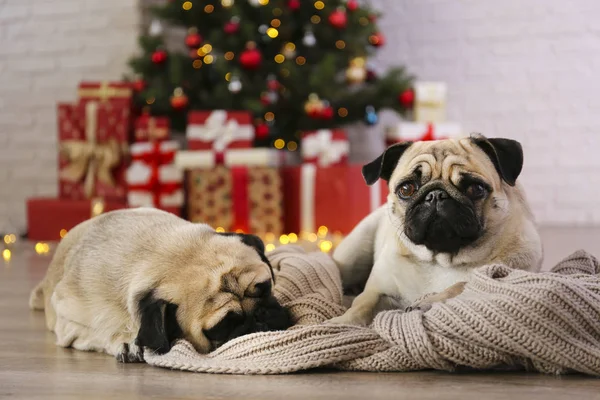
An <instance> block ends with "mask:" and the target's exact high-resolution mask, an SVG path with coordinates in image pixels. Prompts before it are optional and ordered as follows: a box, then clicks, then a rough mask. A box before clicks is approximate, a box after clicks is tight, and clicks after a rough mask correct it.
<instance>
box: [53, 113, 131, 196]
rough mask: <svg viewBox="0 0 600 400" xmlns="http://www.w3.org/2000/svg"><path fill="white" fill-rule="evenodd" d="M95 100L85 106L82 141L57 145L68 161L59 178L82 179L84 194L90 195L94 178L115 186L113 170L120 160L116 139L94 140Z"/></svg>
mask: <svg viewBox="0 0 600 400" xmlns="http://www.w3.org/2000/svg"><path fill="white" fill-rule="evenodd" d="M97 132H98V103H97V102H95V101H90V102H88V103H86V105H85V141H81V140H66V141H64V142H62V143H61V144H60V152H61V154H63V155H64V156H65V157H66V158H67V160H68V161H69V164H68V165H67V166H65V167H64V168H62V170H61V171H60V174H59V176H60V178H61V179H62V180H65V181H68V182H79V181H80V180H81V179H82V178H83V179H84V185H83V188H84V194H85V196H86V197H87V198H90V197H92V195H93V194H94V190H95V185H96V180H98V181H99V182H101V183H103V184H105V185H108V186H110V187H114V186H115V182H114V179H113V176H112V169H113V168H115V167H116V166H118V165H119V164H120V163H121V148H120V146H119V144H118V142H117V141H116V140H115V139H112V138H111V139H109V140H108V141H107V142H106V143H102V144H99V143H97Z"/></svg>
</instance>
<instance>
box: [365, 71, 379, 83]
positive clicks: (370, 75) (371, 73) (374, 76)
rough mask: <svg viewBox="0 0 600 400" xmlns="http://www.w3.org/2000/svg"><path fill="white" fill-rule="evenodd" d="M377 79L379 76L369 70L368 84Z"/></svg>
mask: <svg viewBox="0 0 600 400" xmlns="http://www.w3.org/2000/svg"><path fill="white" fill-rule="evenodd" d="M375 79H377V74H376V73H375V71H373V70H372V69H368V70H367V82H373V81H374V80H375Z"/></svg>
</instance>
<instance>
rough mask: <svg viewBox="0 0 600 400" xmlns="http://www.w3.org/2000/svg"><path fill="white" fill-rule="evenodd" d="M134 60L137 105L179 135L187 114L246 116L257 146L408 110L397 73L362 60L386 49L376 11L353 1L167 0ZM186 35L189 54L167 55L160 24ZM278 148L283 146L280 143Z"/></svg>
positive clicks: (406, 81) (406, 89)
mask: <svg viewBox="0 0 600 400" xmlns="http://www.w3.org/2000/svg"><path fill="white" fill-rule="evenodd" d="M152 12H153V13H154V15H155V17H156V20H154V21H153V22H152V24H151V26H150V29H149V32H148V34H146V35H143V36H142V37H140V44H141V47H142V49H143V54H142V55H141V56H139V57H136V58H134V59H132V60H131V67H132V69H133V71H134V74H135V76H134V77H131V79H132V80H133V84H134V88H135V89H136V101H137V103H138V105H139V106H140V107H143V108H146V109H148V110H149V111H150V113H151V114H154V115H168V116H170V117H171V122H172V126H173V127H174V128H175V129H177V130H183V129H184V128H185V124H186V112H187V110H190V109H194V110H213V109H227V110H249V111H251V112H252V113H253V115H254V116H255V125H256V134H257V138H258V139H257V145H272V144H273V143H275V140H276V139H278V138H280V139H283V140H284V142H282V141H278V143H280V144H281V143H288V144H290V142H293V143H294V144H293V146H288V148H290V147H295V146H296V144H295V143H296V142H297V141H298V138H299V137H300V134H301V132H303V131H309V130H314V129H325V128H335V127H339V126H343V125H347V124H349V123H352V122H356V121H364V122H366V123H367V124H374V123H376V122H377V112H378V111H379V110H380V109H382V108H389V109H395V110H397V111H398V112H401V113H402V112H404V111H405V110H406V108H407V107H409V106H410V103H411V98H412V95H411V94H412V92H411V91H410V86H411V79H412V78H411V77H410V76H408V75H407V74H406V73H405V71H404V69H403V68H401V67H400V68H395V69H391V70H390V71H388V72H387V73H385V74H383V73H382V74H379V73H378V71H377V70H376V66H374V65H372V64H371V63H370V62H368V61H367V59H368V58H369V57H370V56H372V55H373V53H374V52H375V51H377V49H378V48H379V47H380V46H382V45H383V44H384V42H385V38H384V36H383V35H382V34H381V33H380V32H379V30H378V28H377V16H378V14H377V13H376V12H375V11H374V10H372V9H370V8H369V7H367V6H365V5H360V4H359V3H358V2H357V1H356V0H347V1H340V0H317V1H313V0H310V1H307V0H212V1H211V0H186V1H184V0H169V1H167V2H166V3H165V4H164V5H162V6H158V7H155V8H153V10H152ZM161 20H162V21H166V22H167V24H169V25H172V26H179V27H183V28H185V29H186V30H187V35H186V36H185V45H186V47H187V49H188V50H187V51H181V50H179V51H176V50H169V49H167V48H165V43H164V38H163V35H162V29H161V22H160V21H161ZM279 146H281V145H279Z"/></svg>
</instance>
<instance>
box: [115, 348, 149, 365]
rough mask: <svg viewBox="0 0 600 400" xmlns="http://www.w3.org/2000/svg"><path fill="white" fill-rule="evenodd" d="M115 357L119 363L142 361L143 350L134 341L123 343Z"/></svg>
mask: <svg viewBox="0 0 600 400" xmlns="http://www.w3.org/2000/svg"><path fill="white" fill-rule="evenodd" d="M116 359H117V361H118V362H120V363H142V362H144V350H143V349H142V348H141V347H139V346H138V345H136V344H135V343H123V344H122V348H121V351H120V352H119V353H117V355H116Z"/></svg>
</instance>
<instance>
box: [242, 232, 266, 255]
mask: <svg viewBox="0 0 600 400" xmlns="http://www.w3.org/2000/svg"><path fill="white" fill-rule="evenodd" d="M240 236H241V237H242V242H243V243H244V244H247V245H248V246H251V247H254V248H255V249H256V251H258V253H259V254H264V252H265V244H264V243H263V241H262V240H261V238H259V237H258V236H256V235H250V234H247V233H242V234H240Z"/></svg>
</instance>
